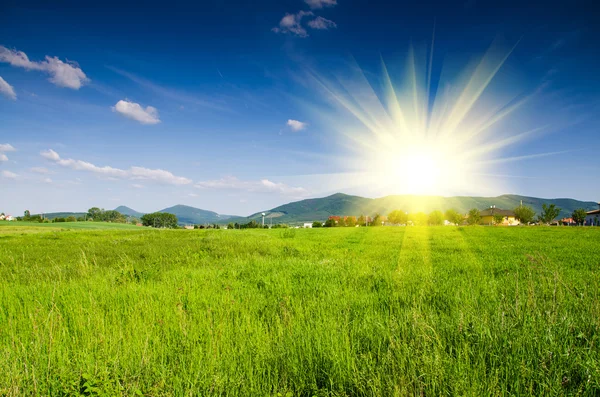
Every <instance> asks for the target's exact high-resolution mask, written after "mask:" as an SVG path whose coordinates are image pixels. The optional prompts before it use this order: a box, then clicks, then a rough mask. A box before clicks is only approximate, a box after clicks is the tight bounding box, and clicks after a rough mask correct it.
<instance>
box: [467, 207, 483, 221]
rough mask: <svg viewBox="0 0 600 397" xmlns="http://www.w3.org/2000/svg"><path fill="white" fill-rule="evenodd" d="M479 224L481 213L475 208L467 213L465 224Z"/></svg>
mask: <svg viewBox="0 0 600 397" xmlns="http://www.w3.org/2000/svg"><path fill="white" fill-rule="evenodd" d="M479 222H481V212H479V210H478V209H477V208H473V209H472V210H470V211H469V215H468V217H467V223H468V224H469V225H477V224H478V223H479Z"/></svg>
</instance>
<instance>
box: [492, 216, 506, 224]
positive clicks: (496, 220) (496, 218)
mask: <svg viewBox="0 0 600 397" xmlns="http://www.w3.org/2000/svg"><path fill="white" fill-rule="evenodd" d="M503 221H504V215H501V214H494V223H495V224H496V225H498V224H500V223H502V222H503Z"/></svg>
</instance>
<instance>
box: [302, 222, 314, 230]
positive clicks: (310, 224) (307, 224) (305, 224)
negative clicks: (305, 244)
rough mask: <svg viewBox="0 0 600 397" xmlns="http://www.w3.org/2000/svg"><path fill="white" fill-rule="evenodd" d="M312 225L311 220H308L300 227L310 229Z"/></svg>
mask: <svg viewBox="0 0 600 397" xmlns="http://www.w3.org/2000/svg"><path fill="white" fill-rule="evenodd" d="M312 225H313V224H312V222H310V223H309V222H305V223H304V226H302V227H303V228H305V229H312Z"/></svg>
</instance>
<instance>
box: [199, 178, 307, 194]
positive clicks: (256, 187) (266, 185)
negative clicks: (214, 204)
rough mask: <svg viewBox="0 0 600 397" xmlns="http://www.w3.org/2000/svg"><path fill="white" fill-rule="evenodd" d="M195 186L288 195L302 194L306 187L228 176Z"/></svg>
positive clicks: (305, 192)
mask: <svg viewBox="0 0 600 397" xmlns="http://www.w3.org/2000/svg"><path fill="white" fill-rule="evenodd" d="M194 186H195V187H197V188H200V189H221V190H243V191H247V192H254V193H279V194H282V195H290V196H304V195H306V194H307V191H306V189H304V188H302V187H293V186H288V185H286V184H285V183H277V182H272V181H270V180H268V179H261V180H258V181H243V180H240V179H238V178H236V177H233V176H229V177H225V178H221V179H215V180H209V181H202V182H197V183H196V184H195V185H194Z"/></svg>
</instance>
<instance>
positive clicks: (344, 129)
mask: <svg viewBox="0 0 600 397" xmlns="http://www.w3.org/2000/svg"><path fill="white" fill-rule="evenodd" d="M513 48H514V47H512V48H503V46H502V45H497V44H495V43H494V44H492V46H491V47H490V49H489V50H488V51H487V52H486V53H485V54H484V55H483V56H482V57H481V58H480V59H479V60H478V61H477V62H475V63H473V65H474V66H472V67H471V65H467V66H466V67H465V69H464V72H463V73H454V74H453V73H449V74H448V75H447V76H448V78H447V79H446V78H445V77H444V76H446V75H445V74H444V73H440V75H439V76H438V78H437V80H436V81H435V82H434V81H432V72H431V59H432V58H431V57H428V58H427V57H426V59H425V62H423V61H421V62H419V61H418V59H419V58H417V57H416V56H415V52H414V51H413V50H412V49H411V50H410V51H409V53H408V57H407V62H406V66H405V67H398V68H396V69H397V73H395V74H396V78H393V77H391V76H390V74H389V73H388V69H387V67H386V65H385V63H384V62H383V60H381V73H380V75H377V74H376V73H368V74H367V73H364V72H363V70H362V69H361V68H360V67H358V66H356V67H354V68H351V70H349V71H348V73H346V74H340V75H336V76H334V77H333V78H329V79H328V78H326V77H325V76H322V75H317V74H313V75H312V77H314V81H315V82H316V84H317V87H318V89H320V90H322V92H323V95H324V98H325V99H326V100H327V101H328V103H329V104H331V105H333V107H332V108H327V107H324V109H328V110H326V111H324V110H323V111H318V113H319V114H320V115H321V116H322V117H323V119H324V121H326V122H327V128H328V129H330V130H333V131H334V132H337V133H338V134H339V141H338V142H339V144H340V145H343V146H344V148H347V151H346V152H345V153H344V154H343V155H341V156H339V157H337V159H339V160H338V161H339V163H340V168H342V169H346V170H347V172H345V173H343V174H335V175H333V177H334V178H335V183H336V184H338V185H342V184H345V185H347V186H350V187H353V188H358V189H362V188H365V189H370V191H373V192H380V194H414V195H435V196H439V195H443V196H449V195H469V194H473V193H479V194H488V193H492V192H497V191H500V190H505V186H503V185H504V184H506V183H507V182H508V181H509V180H507V179H499V178H500V177H504V176H505V175H504V174H503V171H502V170H501V169H500V167H501V166H502V164H504V163H506V162H508V161H512V160H515V161H516V160H518V159H519V157H514V158H511V157H505V158H503V157H502V155H503V154H504V153H503V151H504V150H506V148H507V147H508V146H511V145H516V144H517V143H519V142H522V141H523V140H525V139H528V138H529V137H531V136H533V135H534V134H537V132H538V131H540V128H539V126H532V125H530V122H529V118H528V117H523V116H522V114H520V112H519V110H520V109H521V108H523V105H524V104H527V103H528V102H529V101H530V100H531V99H532V98H533V97H534V96H535V95H536V93H537V92H538V91H537V90H535V91H532V92H531V93H528V94H523V93H521V92H513V91H514V90H513V88H516V90H519V87H518V86H517V87H514V86H513V85H511V84H510V82H509V84H505V82H504V79H505V78H506V77H504V79H502V80H501V81H497V80H496V77H497V76H496V75H497V73H498V71H499V70H500V69H501V67H502V65H503V64H504V63H505V61H506V59H507V58H508V56H509V55H510V53H511V52H512V49H513ZM432 51H433V47H432ZM432 54H433V52H432ZM419 65H421V66H423V65H425V67H422V68H421V67H419ZM402 75H404V78H402ZM507 76H508V74H507ZM493 81H494V83H493V84H492V82H493ZM434 86H435V87H436V88H435V89H434V88H433V87H434ZM331 110H333V112H331V113H329V112H330V111H331ZM338 111H339V112H338ZM348 116H351V117H348ZM536 127H537V128H536ZM494 177H496V178H495V179H494V180H493V181H492V179H493V178H494ZM507 177H510V175H507ZM342 178H343V180H340V179H342ZM501 185H502V186H501Z"/></svg>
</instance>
